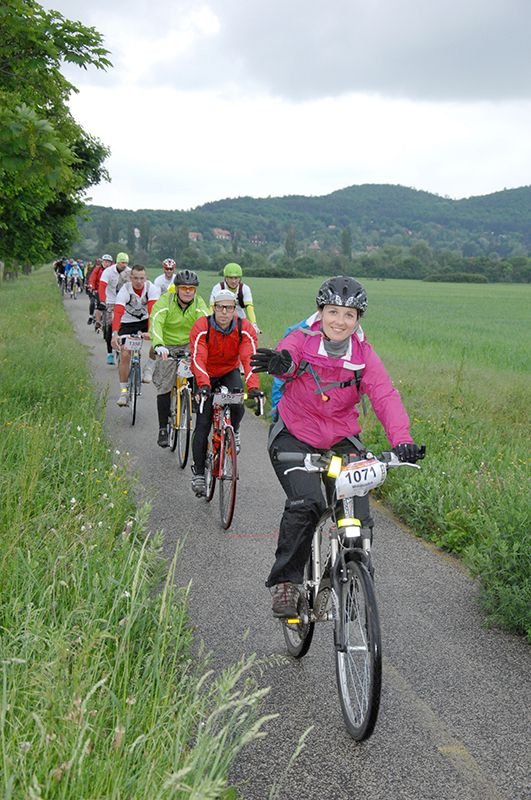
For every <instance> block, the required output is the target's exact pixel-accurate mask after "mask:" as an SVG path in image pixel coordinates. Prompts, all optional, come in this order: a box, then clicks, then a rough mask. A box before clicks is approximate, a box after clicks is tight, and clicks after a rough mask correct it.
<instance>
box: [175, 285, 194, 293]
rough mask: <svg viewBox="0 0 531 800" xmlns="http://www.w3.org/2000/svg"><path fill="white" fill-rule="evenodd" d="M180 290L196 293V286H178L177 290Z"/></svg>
mask: <svg viewBox="0 0 531 800" xmlns="http://www.w3.org/2000/svg"><path fill="white" fill-rule="evenodd" d="M179 290H181V291H183V292H194V294H195V286H178V287H177V291H179Z"/></svg>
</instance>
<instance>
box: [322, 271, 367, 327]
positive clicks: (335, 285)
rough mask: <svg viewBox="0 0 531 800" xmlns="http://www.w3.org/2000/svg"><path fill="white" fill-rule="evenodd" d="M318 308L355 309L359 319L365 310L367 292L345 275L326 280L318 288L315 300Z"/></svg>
mask: <svg viewBox="0 0 531 800" xmlns="http://www.w3.org/2000/svg"><path fill="white" fill-rule="evenodd" d="M315 299H316V302H317V306H318V308H322V307H323V306H348V307H349V308H357V309H358V311H359V312H360V317H361V315H362V314H363V312H364V311H365V310H366V308H367V303H368V301H367V292H366V291H365V289H364V288H363V286H362V285H361V283H358V281H356V280H354V278H349V277H347V276H346V275H337V276H336V277H335V278H328V280H326V281H325V282H324V283H323V284H322V285H321V286H320V288H319V291H318V292H317V297H316V298H315Z"/></svg>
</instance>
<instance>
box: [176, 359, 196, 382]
mask: <svg viewBox="0 0 531 800" xmlns="http://www.w3.org/2000/svg"><path fill="white" fill-rule="evenodd" d="M177 375H178V376H179V378H191V377H192V370H191V369H190V362H189V361H184V360H183V359H181V360H180V361H179V366H178V367H177Z"/></svg>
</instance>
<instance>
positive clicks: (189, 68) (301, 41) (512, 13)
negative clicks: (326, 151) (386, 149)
mask: <svg viewBox="0 0 531 800" xmlns="http://www.w3.org/2000/svg"><path fill="white" fill-rule="evenodd" d="M49 2H50V4H51V3H52V0H49ZM57 4H58V5H60V7H61V11H62V13H63V14H65V16H67V17H73V18H75V17H80V18H81V19H82V20H83V21H84V22H86V23H87V24H91V25H94V26H95V27H96V28H98V30H100V31H101V32H102V33H104V35H105V41H106V46H107V47H108V48H109V49H110V50H111V51H112V54H113V56H112V60H113V61H114V63H115V65H116V67H117V71H116V72H115V73H114V75H113V74H112V71H111V73H110V80H112V81H120V82H122V81H126V82H132V81H135V82H138V83H140V84H143V85H149V84H153V83H156V84H158V85H168V86H173V87H174V88H176V89H187V90H193V89H203V90H204V89H221V88H223V87H226V86H230V85H238V86H240V87H242V88H244V89H246V90H247V91H259V92H263V93H266V94H272V95H274V96H278V97H283V98H286V99H289V100H292V101H297V102H299V101H304V100H309V99H314V98H321V97H333V96H338V95H341V94H346V93H349V92H365V93H375V94H379V95H382V96H388V97H402V98H410V99H422V100H430V99H431V100H441V101H446V100H457V101H459V100H462V101H470V100H473V101H476V100H497V99H514V98H524V97H525V98H528V97H530V96H531V59H529V55H528V50H529V46H528V32H529V30H530V29H531V3H529V2H528V0H466V2H463V0H430V2H419V0H328V2H324V0H249V2H245V3H243V2H241V0H159V2H157V4H156V9H155V7H154V4H153V3H152V2H148V0H132V1H131V2H129V0H114V2H113V3H112V4H111V3H107V0H91V3H89V4H85V3H84V2H81V1H80V0H61V2H58V3H57ZM97 80H98V82H99V83H101V82H102V77H101V75H100V76H99V77H98V79H97ZM106 80H107V82H108V80H109V76H107V78H106Z"/></svg>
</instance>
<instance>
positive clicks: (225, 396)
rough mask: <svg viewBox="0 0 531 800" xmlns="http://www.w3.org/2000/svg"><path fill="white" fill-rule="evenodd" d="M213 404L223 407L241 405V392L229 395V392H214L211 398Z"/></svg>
mask: <svg viewBox="0 0 531 800" xmlns="http://www.w3.org/2000/svg"><path fill="white" fill-rule="evenodd" d="M212 399H213V402H214V403H215V404H216V405H218V406H224V405H227V404H228V405H232V406H233V405H241V404H242V403H243V394H242V393H241V392H236V393H234V394H231V393H230V392H215V394H214V396H213V398H212Z"/></svg>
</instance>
